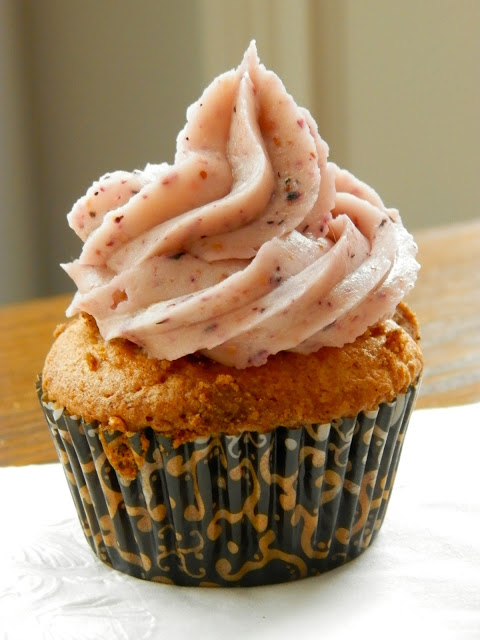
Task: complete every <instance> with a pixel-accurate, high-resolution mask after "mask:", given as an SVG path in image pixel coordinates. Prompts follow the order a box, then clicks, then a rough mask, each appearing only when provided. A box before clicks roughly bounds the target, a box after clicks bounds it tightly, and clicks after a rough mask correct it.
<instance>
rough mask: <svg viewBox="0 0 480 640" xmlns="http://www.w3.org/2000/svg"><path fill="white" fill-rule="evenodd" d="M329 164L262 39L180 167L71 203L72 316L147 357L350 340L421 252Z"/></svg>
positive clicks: (194, 109) (114, 184) (105, 183)
mask: <svg viewBox="0 0 480 640" xmlns="http://www.w3.org/2000/svg"><path fill="white" fill-rule="evenodd" d="M327 157H328V147H327V145H326V144H325V142H324V141H323V140H322V139H321V138H320V136H319V134H318V131H317V126H316V124H315V122H314V120H313V118H312V117H311V115H310V114H309V112H308V111H307V110H305V109H303V108H301V107H298V106H297V105H296V104H295V102H294V100H293V98H292V97H291V96H290V95H289V94H288V93H287V92H286V90H285V88H284V86H283V84H282V83H281V81H280V80H279V78H278V77H277V76H276V75H275V74H274V73H273V72H271V71H268V70H266V69H265V67H264V66H263V65H262V64H260V62H259V59H258V57H257V53H256V49H255V45H254V44H253V43H252V44H251V45H250V47H249V49H248V50H247V52H246V54H245V56H244V59H243V61H242V62H241V64H240V65H239V67H238V68H237V69H234V70H232V71H229V72H227V73H225V74H223V75H221V76H219V77H218V78H216V79H215V80H214V81H213V82H212V84H211V85H210V86H209V87H208V88H207V89H206V90H205V92H204V93H203V95H202V97H201V98H200V99H199V101H198V102H196V103H195V104H193V105H192V106H191V107H190V108H189V109H188V111H187V123H186V125H185V127H184V129H183V130H182V131H181V132H180V134H179V135H178V138H177V152H176V155H175V160H174V163H173V164H166V163H163V164H160V165H147V166H146V168H145V169H144V170H143V171H134V172H133V173H128V172H123V171H116V172H114V173H111V174H107V175H104V176H103V177H102V178H100V179H99V180H98V181H97V182H95V183H94V184H93V185H92V186H91V187H90V188H89V190H88V191H87V193H86V195H85V196H83V197H82V198H80V200H78V202H77V203H76V204H75V205H74V207H73V209H72V211H71V212H70V214H69V215H68V220H69V223H70V226H71V227H72V228H73V229H74V230H75V232H76V233H77V234H78V235H79V236H80V238H81V239H82V240H83V241H84V246H83V250H82V253H81V255H80V257H79V258H78V259H77V260H75V261H74V262H72V263H70V264H67V265H63V266H64V268H65V270H66V271H67V273H68V274H69V275H70V276H71V278H72V279H73V280H74V282H75V284H76V286H77V288H78V291H77V293H76V295H75V297H74V299H73V301H72V304H71V305H70V307H69V309H68V311H67V315H69V316H71V315H74V314H75V313H77V312H86V313H88V314H89V315H91V316H93V317H94V318H95V320H96V324H97V325H98V329H99V331H100V333H101V335H102V336H103V338H104V339H105V340H111V339H114V338H125V339H128V340H129V341H131V342H133V343H135V344H136V345H138V346H139V347H141V348H143V349H144V351H145V353H146V354H147V355H148V356H150V357H152V358H156V359H161V360H169V361H174V360H176V359H179V358H182V357H183V356H186V355H188V354H193V353H197V354H202V355H203V356H206V357H208V358H209V359H210V360H213V361H216V362H218V363H222V364H223V365H227V366H232V367H235V368H238V369H242V368H246V367H251V366H259V365H263V364H264V363H265V362H266V361H267V359H268V358H269V356H271V355H272V354H277V353H279V352H284V351H290V352H296V353H298V354H309V353H313V352H316V351H318V350H319V349H320V348H321V347H342V346H343V345H346V344H349V343H352V342H354V341H355V340H356V339H357V338H358V337H359V336H361V335H362V334H364V332H365V331H366V330H367V328H368V327H371V326H372V325H374V324H375V323H378V322H381V321H382V320H384V319H386V318H389V317H391V316H393V314H394V312H395V309H396V307H397V305H398V303H399V302H400V301H401V300H402V299H403V297H404V296H405V294H406V292H407V291H408V290H409V289H410V288H411V287H412V286H413V284H414V282H415V279H416V274H417V271H418V264H417V262H416V260H415V255H416V245H415V243H414V241H413V238H412V237H411V236H410V235H409V234H408V233H407V231H406V230H405V228H404V226H403V225H402V222H401V219H400V216H399V214H398V212H397V211H396V210H394V209H387V208H386V207H385V206H384V205H383V203H382V200H381V199H380V197H379V196H378V195H377V194H376V193H375V191H374V190H373V189H371V188H370V187H368V186H367V185H366V184H364V183H363V182H361V181H360V180H358V179H357V178H355V177H354V176H353V175H352V174H350V173H348V172H347V171H345V170H341V169H339V168H338V167H337V166H336V165H335V164H333V163H332V162H329V161H328V160H327Z"/></svg>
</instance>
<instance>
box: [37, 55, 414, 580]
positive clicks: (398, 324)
mask: <svg viewBox="0 0 480 640" xmlns="http://www.w3.org/2000/svg"><path fill="white" fill-rule="evenodd" d="M68 221H69V224H70V226H71V227H72V228H73V229H74V231H75V232H76V233H77V234H78V235H79V236H80V238H81V239H82V240H83V242H84V246H83V250H82V252H81V255H80V257H79V258H78V259H77V260H75V261H74V262H72V263H70V264H67V265H63V267H64V269H65V270H66V271H67V273H68V274H69V276H70V277H71V278H72V279H73V280H74V282H75V284H76V287H77V293H76V294H75V296H74V298H73V301H72V303H71V305H70V306H69V308H68V309H67V316H68V317H69V318H70V320H69V322H68V323H67V324H65V325H62V326H60V327H58V328H57V331H56V335H55V341H54V343H53V345H52V347H51V349H50V352H49V353H48V355H47V357H46V360H45V365H44V368H43V372H42V375H41V376H40V378H39V382H38V385H37V387H38V394H39V398H40V401H41V405H42V407H43V410H44V413H45V416H46V419H47V423H48V426H49V427H50V430H51V433H52V436H53V440H54V442H55V445H56V448H57V452H58V455H59V459H60V461H61V463H62V464H63V467H64V470H65V474H66V478H67V481H68V483H69V486H70V489H71V493H72V497H73V499H74V502H75V505H76V508H77V511H78V515H79V519H80V522H81V524H82V527H83V530H84V532H85V536H86V539H87V540H88V542H89V544H90V546H91V547H92V549H93V550H94V552H95V553H96V554H97V556H98V557H99V558H100V559H101V560H102V561H104V562H105V563H106V564H108V565H110V566H111V567H113V568H115V569H117V570H119V571H122V572H124V573H127V574H129V575H132V576H136V577H138V578H142V579H146V580H152V581H158V582H165V583H171V584H177V585H190V586H193V585H195V586H253V585H260V584H269V583H275V582H283V581H287V580H293V579H298V578H303V577H306V576H312V575H317V574H321V573H323V572H325V571H328V570H330V569H333V568H335V567H337V566H339V565H342V564H344V563H346V562H347V561H349V560H351V559H353V558H355V557H356V556H358V555H359V554H360V553H362V552H363V551H364V550H365V549H366V548H367V547H368V546H369V545H370V544H371V542H372V540H374V538H375V536H376V535H377V533H378V531H379V529H380V526H381V524H382V521H383V518H384V516H385V511H386V508H387V504H388V500H389V497H390V494H391V490H392V486H393V482H394V477H395V472H396V468H397V465H398V462H399V457H400V453H401V449H402V443H403V439H404V436H405V431H406V428H407V425H408V420H409V416H410V414H411V411H412V408H413V404H414V399H415V394H416V390H417V388H418V384H419V378H420V375H421V371H422V367H423V358H422V354H421V350H420V347H419V333H418V324H417V321H416V318H415V315H414V313H413V312H412V311H411V310H410V309H409V307H408V306H407V305H406V304H405V303H404V302H403V298H404V297H405V294H406V293H407V292H408V291H409V290H410V289H411V288H412V286H413V285H414V282H415V279H416V274H417V271H418V264H417V262H416V259H415V256H416V245H415V243H414V241H413V239H412V237H411V236H410V234H409V233H408V232H407V231H406V230H405V228H404V226H403V224H402V221H401V218H400V216H399V214H398V212H397V211H396V210H394V209H388V208H386V207H385V206H384V204H383V202H382V200H381V199H380V197H379V196H378V195H377V193H376V192H375V191H374V190H373V189H372V188H370V187H369V186H367V185H366V184H364V183H363V182H361V181H360V180H359V179H357V178H356V177H355V176H353V175H352V174H351V173H349V172H348V171H346V170H343V169H340V168H339V167H337V166H336V165H335V164H334V163H332V162H331V161H329V160H328V147H327V145H326V143H325V142H324V141H323V140H322V139H321V138H320V136H319V134H318V131H317V126H316V124H315V122H314V120H313V118H312V116H311V115H310V114H309V113H308V111H307V110H305V109H303V108H301V107H298V106H297V105H296V104H295V102H294V100H293V99H292V97H291V96H290V95H288V93H287V92H286V90H285V88H284V86H283V84H282V83H281V81H280V80H279V78H278V77H277V76H276V75H275V74H274V73H273V72H271V71H268V70H266V69H265V67H264V66H263V65H262V64H260V62H259V59H258V57H257V53H256V49H255V45H254V44H253V43H252V44H251V45H250V47H249V49H248V50H247V52H246V54H245V56H244V59H243V60H242V62H241V64H240V65H239V67H238V68H236V69H234V70H232V71H229V72H227V73H225V74H223V75H221V76H219V77H218V78H216V79H215V80H214V81H213V83H212V84H211V85H210V86H209V87H208V88H207V89H206V90H205V92H204V93H203V95H202V97H201V98H200V100H199V101H198V102H196V103H195V104H193V105H192V106H191V107H190V108H189V109H188V111H187V123H186V125H185V127H184V129H183V130H182V131H181V132H180V134H179V135H178V138H177V151H176V155H175V160H174V162H173V164H166V163H164V164H160V165H147V166H146V168H145V169H144V170H143V171H138V170H136V171H134V172H133V173H129V172H123V171H116V172H113V173H111V174H106V175H104V176H103V177H101V178H100V179H99V180H98V181H96V182H95V183H94V184H93V185H92V186H91V187H90V188H89V190H88V191H87V193H86V195H85V196H84V197H82V198H80V200H78V202H77V203H76V204H75V205H74V207H73V209H72V211H71V212H70V214H69V215H68Z"/></svg>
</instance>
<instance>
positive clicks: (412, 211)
mask: <svg viewBox="0 0 480 640" xmlns="http://www.w3.org/2000/svg"><path fill="white" fill-rule="evenodd" d="M252 38H255V39H256V40H257V46H258V51H259V55H260V58H261V60H262V62H264V63H265V64H266V66H267V67H269V68H271V69H273V70H274V71H275V72H276V73H277V74H278V75H280V77H281V78H282V80H283V81H284V83H285V85H286V87H287V89H288V91H289V92H290V93H291V94H292V95H293V96H294V98H295V99H296V101H297V103H298V104H301V105H303V106H306V107H307V108H308V109H310V111H311V112H312V114H313V116H314V118H315V119H316V121H317V123H318V126H319V130H320V133H321V135H322V137H323V138H324V139H325V140H326V141H327V142H328V143H329V145H330V157H331V159H332V160H334V161H335V162H337V163H338V164H340V165H341V166H344V167H346V168H348V169H350V170H351V171H352V172H353V173H355V174H356V175H358V177H360V178H362V179H363V180H365V181H367V182H369V183H370V184H372V186H374V187H375V189H376V190H377V191H378V192H379V193H380V195H381V196H382V198H383V200H384V202H385V203H386V204H387V205H388V206H393V207H397V208H398V209H399V210H400V213H401V215H402V218H403V220H404V222H405V224H406V226H407V227H408V228H409V229H410V230H412V231H413V232H415V230H416V229H420V228H422V227H426V226H434V225H443V224H450V223H454V222H459V221H462V220H468V219H472V218H474V217H477V216H478V215H479V214H478V210H477V206H478V202H480V187H479V184H480V179H479V176H478V173H479V169H480V117H479V115H480V83H479V69H480V2H479V1H478V0H402V1H400V0H398V1H396V0H240V1H239V0H175V2H172V1H171V0H0V193H1V208H0V220H1V232H0V303H7V302H14V301H19V300H23V299H26V298H31V297H34V296H44V295H51V294H55V293H61V292H66V291H71V290H73V287H72V284H71V283H70V281H69V278H68V277H67V276H66V275H65V274H64V272H63V270H62V269H60V267H59V266H58V263H60V262H68V261H70V260H71V259H73V258H75V257H77V256H78V254H79V251H80V246H81V245H80V241H79V240H78V239H77V238H76V236H75V234H74V233H73V231H71V230H70V229H69V227H68V226H67V223H66V219H65V215H66V214H67V213H68V211H69V210H70V208H71V206H72V204H73V203H74V201H75V200H76V199H77V198H79V197H80V196H81V195H83V194H84V193H85V191H86V189H87V188H88V186H89V185H90V184H91V182H92V181H93V180H94V179H96V178H98V177H99V176H100V175H102V174H104V173H106V172H107V171H112V170H115V169H126V170H133V169H134V168H143V167H144V166H145V164H146V163H147V162H152V163H159V162H161V161H167V162H172V161H173V156H174V151H175V139H176V135H177V133H178V131H179V130H180V129H181V128H182V127H183V125H184V122H185V111H186V108H187V107H188V105H189V104H190V103H191V102H193V101H195V100H196V99H197V98H198V97H199V95H200V94H201V92H202V90H203V88H204V87H205V86H206V85H207V84H208V83H209V82H210V81H211V80H212V79H213V77H214V76H216V75H217V74H219V73H221V72H222V71H225V70H227V69H229V68H231V67H234V66H237V64H238V63H239V62H240V60H241V58H242V55H243V52H244V50H245V49H246V47H247V46H248V43H249V41H250V40H251V39H252Z"/></svg>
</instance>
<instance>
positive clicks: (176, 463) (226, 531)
mask: <svg viewBox="0 0 480 640" xmlns="http://www.w3.org/2000/svg"><path fill="white" fill-rule="evenodd" d="M38 389H39V393H40V395H41V387H40V386H39V387H38ZM415 393H416V392H415V389H414V388H412V387H410V388H409V390H408V391H407V393H406V394H404V395H403V394H402V395H400V396H398V397H397V398H396V399H395V400H394V401H393V402H391V403H383V404H382V405H380V406H379V408H378V410H376V411H371V412H361V413H360V414H358V415H357V416H355V417H352V418H342V419H338V420H334V421H332V422H331V423H329V424H312V425H306V426H304V427H300V428H295V429H287V428H285V427H277V428H276V429H275V430H274V431H272V432H270V433H268V434H261V433H256V432H243V433H241V434H239V435H237V436H227V435H225V434H222V433H219V434H217V435H214V436H211V437H207V438H198V439H197V440H194V441H191V442H188V443H186V444H183V445H180V446H179V447H174V446H173V444H172V440H171V438H169V437H165V436H162V435H161V434H158V433H155V432H154V431H153V430H152V429H146V430H145V432H144V434H143V435H144V437H145V438H146V439H147V446H145V443H143V442H142V441H141V436H140V434H139V433H133V434H130V435H129V437H128V446H129V447H130V449H131V452H132V455H133V456H134V457H135V459H136V460H138V464H139V473H138V475H137V476H136V477H135V478H129V477H124V476H122V474H121V473H120V472H117V471H115V468H114V465H113V464H112V463H111V462H110V460H109V458H108V446H107V447H106V446H105V442H106V439H107V438H108V442H109V444H115V441H116V439H118V438H120V440H121V442H122V443H123V442H124V441H123V436H124V434H122V433H120V432H115V431H113V432H104V438H102V436H101V435H100V431H101V428H100V427H99V425H98V423H89V424H86V423H85V422H84V421H83V420H82V419H80V418H77V417H72V416H69V415H68V414H67V413H66V412H62V411H61V410H58V409H57V410H55V409H53V408H52V406H49V405H47V404H43V405H42V406H43V409H44V412H45V415H46V418H47V422H48V424H49V427H50V429H51V432H52V435H53V438H54V442H55V446H56V449H57V453H58V456H59V459H60V462H61V463H62V465H63V467H64V471H65V474H66V477H67V480H68V483H69V485H70V490H71V492H72V496H73V498H74V501H75V505H76V508H77V511H78V516H79V519H80V522H81V524H82V527H83V530H84V533H85V536H86V538H87V540H88V543H89V544H90V546H91V548H92V549H93V551H94V552H95V553H96V555H97V556H98V557H99V558H100V559H101V560H102V561H103V562H105V563H106V564H108V565H110V566H112V567H114V568H115V569H117V570H118V571H122V572H124V573H127V574H129V575H132V576H135V577H137V578H142V579H145V580H153V581H156V582H165V583H170V584H178V585H190V586H193V585H195V586H229V585H234V586H256V585H261V584H271V583H277V582H285V581H290V580H296V579H299V578H305V577H307V576H314V575H318V574H320V573H323V572H325V571H329V570H331V569H333V568H335V567H338V566H341V565H343V564H345V563H346V562H348V561H350V560H352V559H353V558H355V557H357V556H358V555H360V554H361V553H362V552H363V551H365V550H366V549H367V548H368V547H369V546H370V544H371V543H372V541H373V540H374V539H375V537H376V535H377V533H378V531H379V529H380V527H381V525H382V522H383V519H384V517H385V513H386V509H387V506H388V502H389V499H390V495H391V491H392V488H393V484H394V480H395V473H396V469H397V465H398V462H399V458H400V455H401V451H402V446H403V441H404V436H405V433H406V429H407V425H408V419H409V416H410V413H411V409H412V407H413V401H414V397H415ZM55 411H57V412H58V413H57V414H55Z"/></svg>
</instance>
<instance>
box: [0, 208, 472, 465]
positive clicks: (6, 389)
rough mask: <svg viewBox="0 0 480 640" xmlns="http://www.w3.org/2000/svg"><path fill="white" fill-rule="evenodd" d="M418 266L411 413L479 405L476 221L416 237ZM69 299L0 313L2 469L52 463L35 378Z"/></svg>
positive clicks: (413, 302) (24, 305) (44, 301)
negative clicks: (420, 360) (418, 361)
mask: <svg viewBox="0 0 480 640" xmlns="http://www.w3.org/2000/svg"><path fill="white" fill-rule="evenodd" d="M415 237H416V240H417V242H418V245H419V261H420V263H421V264H422V269H421V271H420V276H419V280H418V283H417V285H416V287H415V289H414V291H413V292H412V293H411V294H410V295H409V302H410V304H411V305H412V306H413V307H414V309H415V311H416V312H417V315H418V317H419V320H420V323H421V328H422V345H423V351H424V354H425V360H426V366H425V372H424V376H423V384H422V388H421V392H420V397H419V400H418V403H417V407H419V408H421V407H446V406H450V405H456V404H465V403H470V402H478V401H480V220H476V221H474V222H469V223H465V224H461V225H453V226H446V227H438V228H435V229H429V230H425V231H423V230H422V231H420V232H418V233H416V234H415ZM70 298H71V296H57V297H54V298H46V299H39V300H32V301H29V302H25V303H22V304H15V305H9V306H5V307H3V308H0V466H6V465H22V464H32V463H42V462H53V461H55V460H56V459H57V457H56V453H55V450H54V447H53V444H52V442H51V439H50V433H49V431H48V429H47V427H46V424H45V421H44V418H43V415H42V412H41V410H40V406H39V404H38V400H37V397H36V394H35V388H34V387H35V380H36V376H37V374H38V373H39V372H40V371H41V368H42V363H43V360H44V357H45V354H46V352H47V351H48V348H49V345H50V344H51V342H52V332H53V330H54V328H55V326H56V325H57V324H58V323H60V322H63V321H64V311H65V308H66V307H67V304H68V302H69V300H70Z"/></svg>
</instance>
